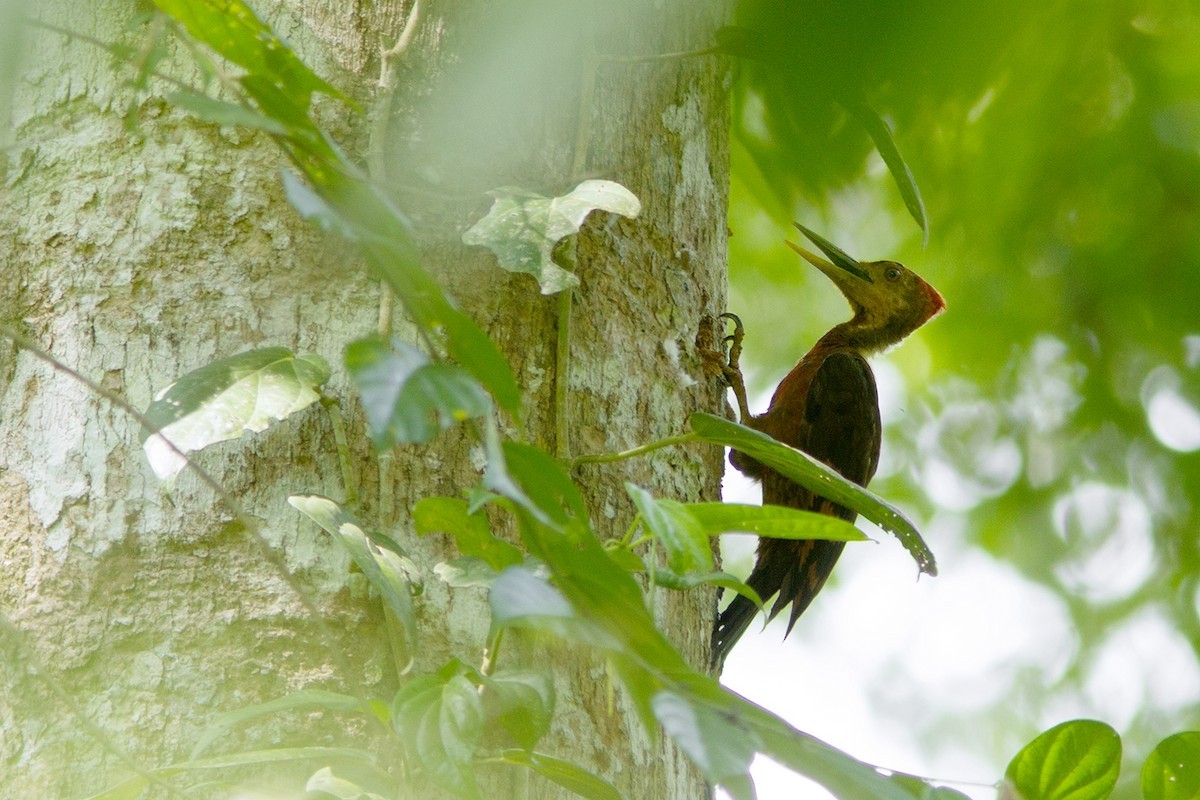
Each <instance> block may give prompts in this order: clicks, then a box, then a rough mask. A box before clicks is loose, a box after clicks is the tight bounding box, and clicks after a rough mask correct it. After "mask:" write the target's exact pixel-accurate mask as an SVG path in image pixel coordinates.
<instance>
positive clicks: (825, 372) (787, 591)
mask: <svg viewBox="0 0 1200 800" xmlns="http://www.w3.org/2000/svg"><path fill="white" fill-rule="evenodd" d="M795 225H796V228H797V229H798V230H799V231H800V232H801V233H803V234H804V235H805V236H806V237H807V238H808V239H809V240H810V241H812V243H813V244H815V245H816V246H817V247H818V248H819V249H820V250H821V252H823V253H824V254H825V255H826V256H828V260H826V259H824V258H822V257H821V256H819V255H816V254H815V253H812V252H809V251H808V250H806V249H804V248H803V247H800V246H799V245H796V244H793V243H792V242H787V245H788V246H789V247H790V248H792V250H794V251H796V252H797V253H798V254H799V255H800V256H801V257H802V258H803V259H804V260H805V261H807V262H808V263H810V264H812V265H813V266H814V267H816V268H817V269H819V270H820V271H821V272H823V273H824V274H825V275H826V276H827V277H828V278H829V279H830V280H831V281H833V283H834V284H835V285H836V286H837V287H838V289H840V290H841V292H842V294H843V295H845V297H846V300H848V301H849V303H850V308H851V310H852V311H853V312H854V316H853V317H852V318H851V319H849V320H847V321H846V322H843V323H841V324H840V325H836V326H834V327H833V328H832V329H831V330H830V331H829V332H828V333H826V334H825V335H824V336H822V337H821V338H820V339H819V340H818V341H817V343H816V344H815V345H814V346H813V348H812V350H810V351H809V352H808V354H807V355H805V356H804V358H802V359H800V361H799V362H798V363H797V364H796V366H794V367H793V368H792V371H791V372H789V373H788V374H787V376H786V377H784V379H783V380H782V381H781V382H780V384H779V386H778V387H777V388H776V389H775V394H774V395H773V396H772V397H771V405H770V407H769V408H768V409H767V412H766V413H765V414H760V415H758V416H752V415H751V414H750V412H749V408H748V405H747V402H746V390H745V385H744V382H743V381H742V376H741V372H740V370H739V369H738V366H737V356H738V354H740V352H741V342H742V326H741V322H740V320H738V319H737V318H736V317H733V319H734V322H735V330H734V334H733V336H732V337H731V339H732V346H731V348H730V354H729V359H728V364H727V365H726V367H725V369H724V371H725V374H726V376H727V378H728V379H729V382H730V385H731V386H732V387H733V389H734V394H735V396H736V398H737V403H738V411H739V415H740V417H741V419H742V424H744V425H746V426H747V427H750V428H753V429H755V430H758V431H761V432H763V433H766V434H768V435H769V436H771V437H773V438H775V439H777V440H778V441H780V442H783V443H785V444H789V445H791V446H792V447H796V448H798V449H800V450H803V451H804V452H806V453H808V454H809V455H810V456H812V457H813V458H815V459H817V460H818V461H821V462H823V463H825V464H827V465H829V466H830V467H832V468H833V469H835V470H837V471H838V472H839V473H840V474H841V475H842V476H843V477H845V478H846V479H848V480H851V481H854V482H855V483H857V484H859V485H860V486H866V485H867V484H868V483H869V482H870V480H871V477H872V476H873V475H874V474H875V468H876V467H877V466H878V465H879V444H880V437H881V433H882V432H881V428H880V422H879V397H878V393H877V391H876V388H875V376H874V374H873V373H872V372H871V367H870V365H869V364H868V363H867V357H868V356H870V355H872V354H874V353H878V352H881V351H883V350H886V349H888V348H890V347H892V346H894V345H897V344H899V343H900V342H901V341H902V340H903V339H904V338H905V337H906V336H908V335H909V334H910V333H912V332H913V331H915V330H916V329H917V328H919V327H921V326H922V325H924V324H925V323H926V322H928V321H929V320H930V319H932V318H933V317H935V316H937V315H938V314H940V313H941V312H942V311H944V310H945V308H946V302H945V301H944V300H943V299H942V296H941V295H940V294H938V292H937V290H936V289H934V288H933V287H932V286H930V285H929V284H928V283H926V282H925V281H924V280H922V279H921V278H920V276H918V275H917V274H916V273H914V272H912V271H911V270H909V269H907V268H906V267H904V266H903V265H901V264H898V263H896V262H895V261H867V262H859V261H856V260H855V259H853V258H851V257H850V256H848V255H846V253H844V252H842V251H841V250H840V249H838V248H837V247H836V246H834V245H833V244H831V243H830V242H828V241H826V240H825V239H823V238H822V237H821V236H819V235H817V234H816V233H814V232H812V231H810V230H809V229H808V228H805V227H804V226H803V225H801V224H800V223H795ZM730 316H732V315H730ZM729 460H730V462H731V463H732V464H733V466H734V467H736V468H737V469H738V470H740V471H741V472H743V473H745V474H746V475H747V476H749V477H751V478H754V479H756V480H759V481H761V482H762V495H763V503H764V504H773V505H781V506H788V507H790V508H799V509H803V510H806V511H816V512H818V513H821V514H828V515H830V516H834V517H839V518H841V519H844V520H846V521H847V522H853V521H854V519H855V517H856V516H857V514H856V513H855V512H853V511H851V510H850V509H847V508H844V507H843V506H840V505H838V504H836V503H833V502H830V501H829V500H826V499H825V498H823V497H820V496H818V495H815V494H813V493H812V492H810V491H808V490H807V489H805V488H803V487H801V486H799V485H798V484H796V483H793V482H792V481H790V480H788V479H787V478H785V477H783V476H782V475H780V474H778V473H777V472H774V471H773V470H770V469H767V468H766V467H764V466H762V465H761V464H759V463H758V462H757V461H754V460H753V459H752V458H749V457H748V456H746V455H745V454H743V453H739V452H737V451H734V452H733V453H731V454H730V457H729ZM844 546H845V543H844V542H831V541H824V540H817V539H813V540H803V541H793V540H787V539H769V538H761V539H759V542H758V557H757V559H756V561H755V565H754V571H753V572H751V573H750V577H749V578H748V579H747V581H746V582H747V583H748V584H749V585H750V586H751V587H752V588H753V589H754V590H755V591H756V592H758V595H759V597H761V598H762V599H763V601H764V602H767V601H769V600H770V599H771V597H773V596H775V595H778V597H777V598H776V600H775V603H774V605H772V606H771V608H770V611H769V612H768V615H767V618H768V620H771V619H774V618H775V617H776V616H777V615H778V614H779V613H780V612H781V611H783V610H784V609H785V608H787V607H788V606H789V605H790V606H791V613H790V617H789V619H788V626H787V631H786V632H785V633H784V636H785V637H786V636H787V635H788V634H789V633H791V632H792V628H793V626H795V624H796V620H797V619H798V618H799V617H800V615H801V614H803V613H804V610H805V609H806V608H808V606H809V604H810V603H811V602H812V601H813V598H814V597H816V596H817V593H818V592H820V591H821V588H822V587H823V586H824V585H825V580H826V579H827V578H828V577H829V573H830V572H832V571H833V566H834V564H836V563H837V560H838V556H840V555H841V553H842V548H843V547H844ZM756 611H757V609H756V607H755V605H754V604H753V603H752V602H750V601H749V600H747V599H746V598H745V597H743V596H741V595H737V596H735V597H734V598H733V601H732V602H731V603H730V604H729V606H728V607H727V608H726V609H725V610H724V611H723V612H722V613H721V614H720V615H719V616H718V618H717V622H716V626H715V628H714V629H713V635H712V653H713V664H714V666H715V667H717V668H719V667H720V665H722V664H723V663H724V661H725V657H726V656H727V655H728V654H729V651H730V649H731V648H732V647H733V645H734V644H735V643H736V642H737V640H738V639H739V638H740V637H741V636H742V634H743V633H744V632H745V630H746V628H747V627H748V626H749V625H750V622H751V620H753V619H754V616H755V613H756Z"/></svg>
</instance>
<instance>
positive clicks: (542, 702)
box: [483, 669, 554, 750]
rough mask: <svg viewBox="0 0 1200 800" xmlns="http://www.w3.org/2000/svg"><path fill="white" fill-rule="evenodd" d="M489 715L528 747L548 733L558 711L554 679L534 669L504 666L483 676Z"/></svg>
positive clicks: (530, 747)
mask: <svg viewBox="0 0 1200 800" xmlns="http://www.w3.org/2000/svg"><path fill="white" fill-rule="evenodd" d="M483 685H484V686H485V687H486V691H484V693H483V700H484V705H485V706H487V707H489V711H488V715H489V717H493V718H495V719H496V720H498V721H499V722H500V724H501V725H503V726H504V729H505V730H506V731H508V733H509V735H510V736H512V738H513V741H515V742H516V743H517V744H519V745H520V746H521V747H523V748H525V749H526V750H532V749H533V746H534V745H536V744H537V743H538V741H539V740H540V739H541V738H542V737H543V736H544V735H545V734H546V731H547V730H549V728H550V721H551V720H552V719H553V715H554V681H553V680H552V679H551V677H550V676H549V675H547V674H546V673H544V672H538V671H536V670H531V669H510V670H501V671H499V672H496V673H495V674H493V675H489V676H487V677H485V678H484V679H483Z"/></svg>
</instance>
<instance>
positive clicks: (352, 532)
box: [288, 494, 417, 671]
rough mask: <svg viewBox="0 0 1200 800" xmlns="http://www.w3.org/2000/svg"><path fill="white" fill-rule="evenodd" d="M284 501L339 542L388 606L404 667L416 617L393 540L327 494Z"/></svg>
mask: <svg viewBox="0 0 1200 800" xmlns="http://www.w3.org/2000/svg"><path fill="white" fill-rule="evenodd" d="M288 503H290V504H291V506H292V507H293V508H295V509H296V510H297V511H299V512H300V513H301V514H304V515H305V516H307V517H308V518H310V519H311V520H312V521H313V522H315V523H317V524H318V525H320V526H321V527H322V528H323V529H324V530H325V531H326V532H328V533H329V534H331V535H332V536H333V537H334V539H336V540H337V541H339V542H341V544H342V545H343V546H344V547H345V548H346V550H347V551H349V553H350V557H351V558H352V559H354V563H355V564H357V565H358V568H359V569H360V570H362V573H363V575H365V576H366V578H367V580H368V581H370V583H371V585H372V586H374V587H375V589H376V590H378V592H379V593H380V594H381V595H382V596H383V599H384V602H385V603H386V604H387V607H388V609H390V610H391V612H392V613H393V614H394V615H395V617H396V619H397V620H398V621H399V623H400V632H401V633H402V634H403V636H404V641H403V642H400V643H399V649H400V650H401V651H402V652H404V653H405V654H406V655H407V657H408V659H409V660H408V662H407V663H405V664H401V665H399V667H400V670H401V671H404V670H406V669H408V667H409V666H410V664H411V663H412V657H413V653H414V652H415V648H416V643H417V618H416V612H415V611H414V610H413V603H412V590H411V589H410V587H409V582H408V580H407V579H406V578H405V574H406V572H408V570H409V569H410V567H409V566H408V565H407V564H406V563H405V557H404V556H402V555H401V554H400V553H397V552H396V548H397V545H396V543H395V542H393V541H392V540H391V539H387V540H386V543H384V542H381V541H379V540H377V538H376V537H375V536H373V535H371V534H368V533H367V532H366V530H365V529H364V528H363V526H362V524H361V523H359V521H358V520H357V519H355V518H354V517H353V516H352V515H350V514H348V513H346V511H344V510H343V509H342V508H341V507H340V506H339V505H338V504H337V503H335V502H333V501H332V500H330V499H329V498H327V497H321V496H320V495H301V494H294V495H292V496H291V497H289V498H288ZM384 538H386V537H379V539H384Z"/></svg>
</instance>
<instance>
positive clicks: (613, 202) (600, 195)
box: [463, 180, 642, 294]
mask: <svg viewBox="0 0 1200 800" xmlns="http://www.w3.org/2000/svg"><path fill="white" fill-rule="evenodd" d="M489 194H491V196H492V197H494V198H495V202H494V203H493V204H492V208H491V210H490V211H488V213H487V215H486V216H484V217H483V219H481V220H479V222H477V223H475V224H474V225H473V226H471V228H469V229H468V230H467V231H466V233H464V234H463V242H464V243H465V244H469V245H482V246H485V247H487V248H489V249H490V250H491V251H492V252H494V253H495V254H496V259H497V260H498V261H499V263H500V266H501V267H502V268H504V269H506V270H508V271H509V272H527V273H529V274H530V275H533V276H534V277H535V278H537V281H538V283H539V284H540V286H541V291H542V294H554V293H556V292H561V291H563V290H564V289H571V288H573V287H575V286H577V285H579V279H578V278H577V277H576V276H575V275H573V274H572V273H570V272H568V271H567V270H565V269H563V268H562V267H560V266H558V265H557V264H555V263H554V259H553V255H554V247H555V245H557V244H558V243H559V242H560V241H562V240H563V239H564V238H566V237H567V236H570V235H572V234H575V233H578V232H579V227H580V226H581V225H582V224H583V221H584V219H585V218H586V217H587V215H588V214H589V213H591V212H592V211H596V210H601V211H609V212H611V213H614V214H621V215H623V216H626V217H630V218H632V217H636V216H637V215H638V214H639V213H641V208H642V206H641V202H640V201H639V200H638V199H637V197H636V196H635V195H634V194H633V193H632V192H630V191H629V190H628V189H626V188H625V187H624V186H621V185H620V184H619V183H614V182H612V181H603V180H588V181H584V182H583V183H581V184H579V185H578V186H576V187H575V188H574V189H572V190H571V191H570V192H569V193H567V194H565V195H562V196H560V197H545V196H543V195H539V194H535V193H533V192H527V191H525V190H523V189H518V188H516V187H503V188H501V189H497V190H495V191H493V192H490V193H489Z"/></svg>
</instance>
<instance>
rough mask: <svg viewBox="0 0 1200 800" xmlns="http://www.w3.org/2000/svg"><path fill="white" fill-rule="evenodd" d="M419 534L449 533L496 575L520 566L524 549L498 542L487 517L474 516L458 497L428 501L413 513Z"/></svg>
mask: <svg viewBox="0 0 1200 800" xmlns="http://www.w3.org/2000/svg"><path fill="white" fill-rule="evenodd" d="M412 515H413V525H414V526H415V527H416V530H417V534H418V535H421V536H427V535H428V534H431V533H447V534H450V535H451V536H453V537H454V544H455V545H456V546H457V547H458V551H459V552H460V553H462V554H463V555H464V556H476V557H478V558H481V559H483V560H484V561H485V562H487V564H488V566H490V567H491V568H492V569H493V570H495V571H496V572H500V571H502V570H503V569H504V568H505V567H511V566H513V565H514V564H520V563H521V561H522V560H523V558H524V555H523V554H522V553H521V549H520V548H519V547H516V546H515V545H512V544H509V543H508V542H506V541H504V540H502V539H498V538H497V537H496V536H495V535H494V534H493V533H492V530H491V526H490V525H488V521H487V516H486V515H485V514H471V513H469V512H468V510H467V503H466V501H465V500H459V499H457V498H454V497H426V498H425V499H423V500H421V501H419V502H418V503H417V504H416V505H415V506H413V510H412Z"/></svg>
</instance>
